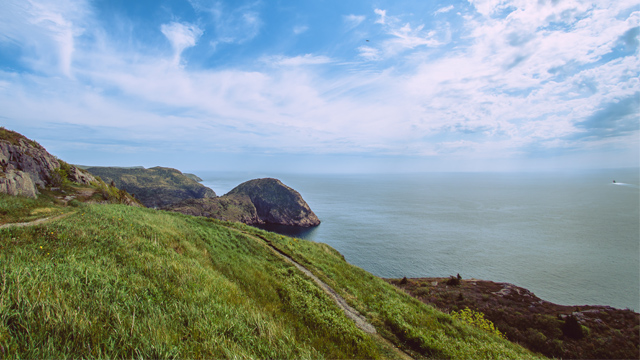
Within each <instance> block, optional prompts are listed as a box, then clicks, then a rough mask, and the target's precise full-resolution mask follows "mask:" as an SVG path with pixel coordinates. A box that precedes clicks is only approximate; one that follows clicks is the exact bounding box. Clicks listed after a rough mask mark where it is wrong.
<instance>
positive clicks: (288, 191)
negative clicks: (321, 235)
mask: <svg viewBox="0 0 640 360" xmlns="http://www.w3.org/2000/svg"><path fill="white" fill-rule="evenodd" d="M164 209H166V210H171V211H177V212H180V213H183V214H188V215H195V216H206V217H211V218H216V219H221V220H227V221H239V222H243V223H245V224H249V225H258V224H278V225H289V226H301V227H311V226H317V225H319V224H320V220H319V219H318V217H317V216H316V214H315V213H314V212H313V211H312V210H311V208H310V207H309V205H308V204H307V203H306V202H305V201H304V199H303V198H302V196H301V195H300V193H298V192H297V191H295V190H294V189H292V188H290V187H288V186H287V185H285V184H283V183H282V182H281V181H280V180H278V179H273V178H265V179H254V180H249V181H247V182H244V183H242V184H240V185H238V186H236V187H235V188H234V189H232V190H231V191H229V192H228V193H227V194H226V195H224V196H220V197H217V198H207V199H187V200H184V201H181V202H179V203H176V204H173V205H169V206H167V207H165V208H164Z"/></svg>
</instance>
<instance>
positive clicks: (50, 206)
mask: <svg viewBox="0 0 640 360" xmlns="http://www.w3.org/2000/svg"><path fill="white" fill-rule="evenodd" d="M64 211H65V210H64V209H63V208H61V207H60V206H57V205H56V203H55V200H54V199H53V198H52V197H50V196H48V195H41V196H39V197H38V198H37V199H32V198H25V197H18V196H11V195H7V194H4V193H0V225H2V224H6V223H14V222H20V221H31V220H34V219H39V218H44V217H50V216H55V215H60V214H62V213H63V212H64Z"/></svg>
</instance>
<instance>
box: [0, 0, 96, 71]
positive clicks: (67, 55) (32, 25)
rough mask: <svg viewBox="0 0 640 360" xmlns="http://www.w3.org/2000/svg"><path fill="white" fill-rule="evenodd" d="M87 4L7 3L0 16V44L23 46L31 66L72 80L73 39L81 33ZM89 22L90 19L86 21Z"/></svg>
mask: <svg viewBox="0 0 640 360" xmlns="http://www.w3.org/2000/svg"><path fill="white" fill-rule="evenodd" d="M85 16H87V6H86V4H84V3H82V2H78V1H72V0H64V1H34V0H24V1H15V0H7V2H5V3H4V4H3V11H2V12H1V14H0V41H3V42H11V43H14V44H18V45H21V46H22V45H28V46H25V50H26V51H28V52H31V54H30V55H31V56H30V57H29V60H28V61H29V62H30V66H32V67H35V68H38V69H39V70H40V71H47V72H49V71H50V70H49V69H51V68H54V69H57V70H58V71H59V72H60V73H62V74H64V75H65V76H68V77H70V76H72V69H71V68H72V66H71V65H72V62H73V53H74V51H75V38H76V37H77V36H79V35H81V34H82V33H83V31H84V28H83V25H82V19H83V18H84V17H85ZM87 20H89V19H87Z"/></svg>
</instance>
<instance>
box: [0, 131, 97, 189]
mask: <svg viewBox="0 0 640 360" xmlns="http://www.w3.org/2000/svg"><path fill="white" fill-rule="evenodd" d="M61 166H64V168H63V169H61ZM59 169H61V170H63V171H57V170H59ZM0 170H1V172H0V192H4V193H7V194H9V195H22V196H30V197H35V196H36V194H38V188H37V187H41V188H44V187H46V186H51V185H57V184H56V181H60V180H61V179H60V176H61V175H66V176H67V178H68V179H69V180H71V181H74V182H78V183H82V184H89V183H90V182H91V181H95V178H94V177H93V176H91V175H90V174H88V173H86V172H85V171H83V170H81V169H78V168H76V167H75V166H72V165H68V164H66V163H64V162H61V161H59V160H58V159H56V158H55V156H53V155H51V154H49V153H48V152H47V150H45V148H43V147H42V146H41V145H40V144H38V143H37V142H35V141H32V140H29V139H27V138H26V137H24V136H22V135H21V134H18V133H17V132H14V131H10V130H6V129H4V128H0Z"/></svg>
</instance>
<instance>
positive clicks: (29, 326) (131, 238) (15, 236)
mask: <svg viewBox="0 0 640 360" xmlns="http://www.w3.org/2000/svg"><path fill="white" fill-rule="evenodd" d="M20 203H22V206H21V204H20ZM18 208H21V209H26V210H22V213H19V214H17V213H16V211H17V210H16V209H18ZM42 209H50V210H42ZM39 212H42V213H45V212H51V213H55V214H60V213H63V214H66V216H65V217H63V218H58V219H55V220H52V221H49V222H45V223H42V224H39V225H35V226H25V227H8V228H1V229H0V357H1V358H5V357H7V358H66V357H74V358H79V357H124V358H133V357H136V358H137V357H143V358H230V357H238V358H261V359H263V358H314V359H319V358H367V359H373V358H397V357H402V356H404V355H403V354H402V353H400V352H398V350H397V348H400V349H402V350H403V351H404V352H406V353H408V354H410V355H411V356H413V357H416V358H455V359H460V358H474V359H478V358H491V359H495V358H532V357H535V356H534V355H533V354H532V353H530V352H528V351H527V350H525V349H523V348H521V347H519V346H517V345H515V344H512V343H510V342H508V341H506V340H503V339H501V338H499V337H497V336H496V335H494V334H491V333H489V332H486V331H484V330H481V329H478V328H475V327H472V326H470V325H467V324H466V323H463V322H460V321H458V320H455V319H453V318H452V317H451V316H449V315H448V314H444V313H442V312H439V311H437V310H435V309H434V308H432V307H430V306H428V305H425V304H423V303H421V302H419V301H417V300H415V299H413V298H411V297H409V296H407V295H406V294H404V293H403V292H401V291H399V290H397V289H396V288H394V287H393V286H392V285H389V284H387V283H386V282H384V281H383V280H381V279H379V278H377V277H375V276H373V275H371V274H369V273H367V272H365V271H364V270H362V269H360V268H357V267H355V266H352V265H350V264H348V263H347V262H346V261H345V260H344V259H343V257H342V256H341V255H340V254H339V253H338V252H337V251H335V250H334V249H332V248H331V247H329V246H328V245H326V244H321V243H313V242H309V241H304V240H299V239H294V238H289V237H284V236H281V235H277V234H274V233H268V232H265V231H261V230H258V229H255V228H252V227H249V226H246V225H242V224H238V223H228V222H222V221H218V220H212V219H206V218H199V217H193V216H187V215H182V214H178V213H170V212H164V211H158V210H152V209H146V208H136V207H131V206H125V205H98V204H93V205H89V204H83V203H75V207H63V206H62V205H60V204H57V203H55V202H53V201H48V200H47V199H46V198H42V199H39V200H32V199H23V198H17V197H10V196H7V195H4V194H0V220H2V222H7V221H8V219H10V220H11V221H17V220H19V219H18V218H20V217H28V218H30V219H33V218H34V217H36V215H37V214H38V213H39ZM274 249H277V250H278V251H280V252H281V253H283V254H286V255H288V256H290V257H291V258H292V259H294V260H295V261H297V262H298V263H299V264H301V265H303V266H304V267H306V268H307V269H309V270H310V271H311V272H312V273H313V274H315V275H316V276H317V277H318V278H319V279H321V280H322V281H324V282H325V283H327V284H328V285H329V286H331V287H332V288H333V289H334V290H335V291H336V292H337V293H338V294H339V295H341V296H342V297H343V298H344V299H346V301H347V302H348V303H349V304H350V305H351V306H352V307H354V308H355V309H357V310H358V311H359V312H360V313H361V314H363V315H364V316H365V317H366V318H367V320H368V321H369V322H370V323H371V324H373V325H374V326H375V327H376V329H377V332H378V334H376V335H372V334H367V333H365V332H363V331H362V330H360V329H359V328H358V327H356V325H355V324H354V323H353V322H352V321H351V320H350V319H349V318H347V317H346V316H345V314H344V312H343V311H342V310H341V309H340V308H339V307H338V306H337V305H336V303H335V302H334V301H333V300H332V299H331V297H330V296H328V295H327V294H326V292H324V291H323V290H322V289H320V287H319V286H318V285H317V284H316V283H314V282H313V281H312V280H311V279H310V278H309V277H308V276H307V275H305V274H304V273H302V272H301V271H300V270H298V269H297V268H296V267H295V266H294V265H292V264H290V263H288V262H287V261H284V260H283V257H282V256H281V255H279V254H278V253H277V252H276V251H274ZM391 344H393V345H391Z"/></svg>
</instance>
